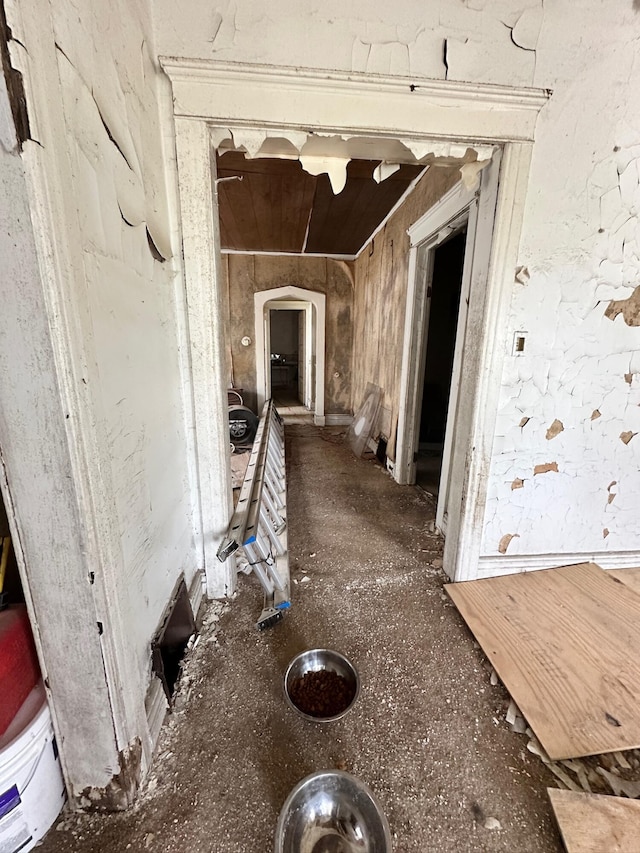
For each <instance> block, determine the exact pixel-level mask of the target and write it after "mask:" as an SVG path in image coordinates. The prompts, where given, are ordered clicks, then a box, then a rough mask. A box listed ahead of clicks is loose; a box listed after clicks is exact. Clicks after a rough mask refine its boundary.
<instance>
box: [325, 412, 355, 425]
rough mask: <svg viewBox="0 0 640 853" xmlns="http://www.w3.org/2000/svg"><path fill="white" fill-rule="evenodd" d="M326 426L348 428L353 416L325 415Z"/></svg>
mask: <svg viewBox="0 0 640 853" xmlns="http://www.w3.org/2000/svg"><path fill="white" fill-rule="evenodd" d="M324 422H325V425H326V426H349V425H350V424H352V423H353V415H330V414H329V415H325V416H324Z"/></svg>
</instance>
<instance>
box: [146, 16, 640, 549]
mask: <svg viewBox="0 0 640 853" xmlns="http://www.w3.org/2000/svg"><path fill="white" fill-rule="evenodd" d="M155 16H156V17H155V25H156V30H157V37H158V48H159V50H160V52H161V53H163V54H166V55H176V56H190V57H200V58H208V59H215V60H222V61H233V62H247V63H258V64H262V65H288V66H298V65H301V66H305V67H310V68H316V69H329V70H338V71H347V72H352V71H353V72H363V71H364V72H369V73H382V74H392V75H394V74H398V75H408V76H410V77H413V78H414V79H415V85H419V83H420V78H422V77H429V78H436V79H447V80H451V81H469V82H479V83H495V84H503V85H515V86H535V87H539V88H545V89H551V90H552V91H553V95H552V97H551V98H550V101H549V103H548V105H547V106H546V107H545V108H544V110H543V111H542V113H541V116H540V119H539V121H538V126H537V130H536V141H535V149H534V155H533V163H532V170H531V175H530V183H529V189H528V198H527V203H526V207H525V219H524V228H523V233H522V240H521V249H520V257H519V258H518V265H517V269H516V270H514V280H513V285H512V288H513V291H512V292H513V300H512V311H511V317H510V322H509V324H508V327H507V328H505V330H504V340H503V346H504V353H505V357H506V361H507V363H506V366H505V370H504V376H503V379H502V393H501V402H500V409H499V414H498V423H497V428H496V436H495V442H494V449H493V458H492V464H491V473H490V477H489V485H488V489H489V493H488V500H487V505H486V507H485V522H484V544H483V554H484V555H485V556H486V557H495V558H496V559H497V560H503V559H505V555H503V554H502V553H501V548H500V545H501V543H503V542H504V539H503V537H505V536H507V535H510V536H512V537H513V538H511V539H510V540H509V546H508V551H507V550H506V548H505V551H506V555H507V556H509V557H512V556H517V555H534V554H540V553H549V554H551V555H553V554H556V555H561V554H566V553H568V554H576V553H577V554H598V553H602V552H603V551H606V552H618V553H621V552H634V551H639V550H640V530H638V527H637V524H636V521H635V517H634V515H635V509H634V507H635V506H636V504H637V495H638V494H639V493H640V473H639V470H640V464H639V463H640V457H639V454H640V439H639V438H638V436H636V435H635V433H637V432H639V431H640V425H639V421H640V406H639V405H638V404H639V403H640V397H639V393H640V391H639V389H640V326H638V323H640V314H639V311H638V307H639V303H640V290H639V289H638V287H639V286H640V246H639V244H638V239H639V238H638V228H639V222H638V215H639V211H640V199H639V195H638V193H639V190H638V186H639V162H640V161H639V158H640V138H639V136H638V123H637V116H638V115H640V61H639V59H638V56H639V54H638V42H637V37H638V31H639V27H640V13H639V11H638V4H637V3H636V2H633V0H609V2H607V3H602V2H600V0H585V2H582V3H580V8H579V10H578V9H577V8H576V4H575V3H572V2H569V0H557V2H554V3H553V4H549V3H546V4H545V3H543V2H542V0H435V2H433V3H429V4H425V3H417V2H415V0H401V2H400V4H399V5H398V4H396V5H394V6H393V8H391V7H389V6H388V5H387V4H384V3H382V2H375V3H370V4H367V7H366V10H365V9H364V8H363V7H362V5H361V4H358V3H355V2H351V0H348V2H342V1H341V2H337V0H329V2H327V3H324V4H322V6H321V7H318V8H317V9H315V10H314V11H313V12H312V13H311V16H310V17H309V16H300V15H299V13H298V10H297V9H295V8H294V7H292V6H291V4H289V3H286V2H285V0H274V2H273V3H270V4H269V6H268V7H262V6H259V5H256V4H255V3H250V2H248V0H226V2H219V3H217V4H216V5H215V6H214V7H205V6H203V5H202V4H200V3H198V2H197V0H188V2H186V3H182V4H181V5H180V13H179V18H178V15H177V14H176V9H175V5H174V4H173V3H171V2H169V0H158V3H157V4H156V6H155ZM395 248H397V244H395ZM385 263H388V264H390V263H391V259H390V257H387V258H386V261H385ZM393 263H394V264H396V265H397V264H398V263H399V261H398V259H397V256H396V255H395V250H394V259H393ZM359 278H361V274H360V276H359ZM380 286H381V288H382V289H383V290H384V288H385V287H388V284H387V285H385V284H384V281H382V282H381V285H380ZM360 300H361V292H360V291H357V292H356V324H357V325H356V336H357V335H359V334H361V331H362V329H363V318H364V317H365V316H371V315H374V314H375V311H373V310H372V309H373V305H368V304H367V303H366V302H364V301H360ZM399 313H401V312H398V311H397V308H396V307H395V306H394V307H393V308H392V322H393V324H394V326H395V327H396V328H398V319H397V317H396V314H397V315H398V316H399ZM373 322H375V320H374V321H373ZM521 330H522V331H527V332H528V338H527V344H526V350H525V352H524V353H523V354H522V355H520V356H517V357H513V356H512V347H513V336H514V334H515V332H517V331H521ZM378 345H380V346H382V348H383V349H382V352H381V354H380V355H381V356H382V359H383V360H384V361H385V363H386V366H385V367H384V368H383V369H381V370H380V369H379V368H377V367H375V368H374V369H367V364H368V363H369V361H368V359H362V358H361V357H360V355H359V354H357V356H356V364H355V366H354V405H356V406H357V404H358V400H359V398H361V395H362V390H363V383H364V381H365V379H373V378H374V376H373V374H378V375H379V376H380V377H381V378H380V384H383V385H385V386H389V385H393V384H394V382H395V381H396V377H397V366H396V365H395V363H394V360H393V358H391V357H389V355H388V354H387V353H386V352H385V351H384V344H378V343H377V340H376V343H375V345H374V351H373V352H371V359H372V362H371V364H372V365H373V364H377V363H378V362H379V363H382V360H381V358H380V355H378V354H377V353H376V352H375V347H376V346H378ZM386 371H388V374H387V373H386ZM364 372H368V373H369V374H371V375H369V376H367V377H366V378H365V376H364V375H363V374H364ZM629 376H631V381H629ZM385 405H386V406H387V420H388V421H389V420H390V418H391V414H390V407H389V402H388V401H387V402H386V403H385ZM595 413H597V416H594V414H595ZM525 417H528V418H529V421H528V423H527V424H526V426H520V422H521V421H522V419H523V418H525ZM556 420H557V421H561V422H562V424H563V430H562V431H561V432H559V433H558V434H556V435H555V436H553V437H550V438H547V431H548V430H550V428H551V426H552V424H553V423H554V422H555V421H556ZM387 425H389V424H387ZM554 464H555V465H557V468H558V470H557V471H555V470H553V468H548V470H547V471H546V473H544V474H543V473H537V474H536V473H534V472H535V471H536V469H538V468H539V466H553V465H554ZM613 479H615V480H616V481H617V482H618V484H619V486H618V495H617V497H616V499H615V501H613V502H612V503H608V502H607V484H608V483H610V482H611V481H612V480H613ZM517 480H521V481H522V486H521V487H519V488H512V484H513V483H514V482H516V481H517ZM603 529H606V530H607V531H608V535H607V536H606V537H604V539H603V533H602V531H603ZM516 537H517V538H516ZM496 565H497V564H496Z"/></svg>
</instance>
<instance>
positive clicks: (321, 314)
mask: <svg viewBox="0 0 640 853" xmlns="http://www.w3.org/2000/svg"><path fill="white" fill-rule="evenodd" d="M253 299H254V317H255V333H256V379H257V392H258V411H260V410H261V409H262V406H263V405H264V402H265V400H269V399H270V398H272V397H273V399H274V400H275V402H276V406H277V407H278V411H279V412H280V413H281V414H283V413H284V414H286V415H297V414H304V413H306V414H310V415H313V421H314V423H315V424H316V425H317V426H324V384H325V375H324V364H325V316H326V296H325V294H324V293H317V292H315V291H312V290H305V289H304V288H302V287H295V286H293V285H289V286H287V287H276V288H273V289H271V290H263V291H259V292H258V293H255V294H254V297H253ZM281 314H283V315H285V319H284V320H280V318H279V315H281ZM274 331H275V335H276V338H275V339H274V338H273V334H274ZM285 349H286V352H285ZM274 356H278V358H277V359H276V358H274ZM283 356H284V358H283ZM278 399H280V400H290V401H294V400H295V401H296V402H289V403H288V404H287V403H283V402H281V403H280V404H278Z"/></svg>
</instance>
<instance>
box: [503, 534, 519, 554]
mask: <svg viewBox="0 0 640 853" xmlns="http://www.w3.org/2000/svg"><path fill="white" fill-rule="evenodd" d="M519 538H520V534H519V533H505V534H504V536H503V537H502V539H501V540H500V542H499V544H498V551H500V553H501V554H506V553H507V548H508V547H509V545H510V544H511V540H512V539H519Z"/></svg>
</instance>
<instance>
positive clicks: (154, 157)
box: [7, 0, 198, 790]
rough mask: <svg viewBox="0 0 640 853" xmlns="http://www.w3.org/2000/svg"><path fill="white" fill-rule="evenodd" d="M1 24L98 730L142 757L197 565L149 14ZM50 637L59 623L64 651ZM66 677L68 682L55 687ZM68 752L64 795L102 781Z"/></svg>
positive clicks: (92, 12) (36, 9) (82, 12)
mask: <svg viewBox="0 0 640 853" xmlns="http://www.w3.org/2000/svg"><path fill="white" fill-rule="evenodd" d="M7 15H8V19H9V25H10V26H11V28H12V31H13V35H14V39H15V41H14V42H12V44H11V50H12V58H13V60H14V63H15V64H16V65H17V66H18V67H20V69H21V70H22V72H23V75H24V79H25V86H26V91H27V106H28V108H29V117H30V121H31V128H32V133H33V137H34V139H35V140H37V142H36V141H34V142H30V143H29V144H28V145H27V146H25V157H27V162H28V163H29V164H30V168H31V172H32V174H38V175H41V176H44V183H45V185H46V186H47V193H48V195H47V197H46V198H44V199H38V198H35V197H34V198H32V204H33V205H34V207H37V208H38V210H39V214H38V215H39V216H41V218H42V222H47V217H49V216H52V217H53V222H51V223H50V226H51V229H52V232H53V233H45V231H46V227H47V226H43V227H41V229H40V233H39V240H40V253H41V263H43V264H45V263H49V262H50V260H51V259H50V258H49V257H48V255H47V251H48V250H47V241H48V239H49V238H51V240H52V245H53V247H54V250H53V252H52V257H53V263H52V264H51V267H50V271H49V274H50V275H51V276H52V279H51V280H50V281H49V282H48V287H49V293H48V296H47V298H48V300H49V301H48V304H47V310H48V312H49V322H50V323H51V325H52V327H53V328H54V331H55V335H56V341H57V346H58V347H59V351H58V352H57V353H56V358H57V369H58V371H59V372H60V373H61V374H62V373H63V374H65V375H64V378H63V384H64V387H65V388H67V389H68V393H67V394H66V399H68V400H69V401H71V406H70V408H69V411H68V413H67V415H66V417H67V419H68V429H69V430H70V432H71V434H72V436H73V437H72V440H77V441H78V444H77V446H76V447H75V450H74V453H75V460H74V468H73V472H72V476H73V477H74V478H76V479H77V480H78V483H79V485H78V489H79V492H80V503H79V507H78V522H77V523H78V528H79V530H80V531H84V533H85V535H86V538H87V544H86V545H85V547H86V549H87V551H86V559H87V561H88V562H89V566H90V569H91V580H90V581H89V580H88V579H87V577H86V576H85V580H84V582H85V583H86V584H87V586H88V584H89V583H91V585H92V590H91V592H92V594H93V607H94V609H95V612H94V619H95V620H97V622H98V625H99V627H100V629H101V631H102V632H103V633H102V645H103V655H104V666H105V669H106V679H107V682H108V684H109V689H110V702H111V708H112V709H113V713H114V720H115V722H114V721H112V723H111V725H112V728H113V727H115V731H116V736H117V738H118V746H119V747H120V748H121V749H122V748H125V747H126V746H127V744H128V743H130V742H132V741H133V740H134V739H135V738H136V737H140V739H141V741H142V743H143V747H144V754H145V756H146V759H145V760H148V759H149V758H150V749H151V744H150V741H149V732H148V729H147V721H146V713H145V706H144V702H145V694H146V691H147V687H148V684H149V680H150V665H151V662H150V640H151V638H152V636H153V634H154V632H155V630H156V628H157V627H158V622H159V620H160V618H161V615H162V612H163V610H164V608H165V606H166V604H167V601H168V598H169V596H170V595H171V592H172V590H173V588H174V586H175V582H176V578H177V576H178V575H179V573H180V572H184V573H185V576H186V580H187V584H190V582H191V581H192V580H193V578H194V576H195V573H196V571H197V568H198V557H197V555H196V553H195V546H194V524H193V518H192V505H191V494H190V489H189V477H188V465H189V460H188V459H187V441H186V426H185V411H184V409H185V407H184V404H183V399H182V372H181V363H180V354H179V350H178V339H177V338H178V327H179V323H178V319H177V313H176V312H177V306H176V292H175V282H174V278H175V275H176V266H175V262H174V260H173V258H172V255H173V247H172V236H171V232H170V225H171V220H170V215H169V211H168V207H167V204H168V203H167V190H166V187H165V156H164V152H163V140H162V135H161V129H160V120H159V100H158V92H157V81H158V79H159V73H158V68H157V64H156V61H155V58H154V57H155V51H154V48H153V44H152V42H151V38H152V32H151V30H152V27H151V21H150V9H149V5H148V4H147V3H146V2H144V0H136V2H125V0H119V1H118V2H116V4H115V5H113V4H111V5H105V4H101V3H97V2H87V3H84V4H81V6H78V5H77V4H76V3H74V2H72V0H68V2H67V0H55V2H53V3H51V4H46V7H42V6H41V4H38V3H36V2H31V0H26V2H21V3H19V4H13V3H11V2H10V3H9V4H8V7H7ZM42 222H41V223H40V225H41V226H42ZM52 512H53V513H54V514H55V509H52ZM66 594H67V595H73V594H74V592H73V585H70V588H69V589H67V590H66ZM96 630H97V629H96ZM65 632H66V629H65V626H64V624H63V623H61V624H60V625H59V636H60V642H61V643H63V644H64V643H65V641H66V633H65ZM81 683H82V680H81V678H80V677H77V678H76V677H75V676H73V674H70V684H72V685H73V688H71V687H70V688H69V689H73V690H75V691H76V692H77V691H79V690H81V689H82V688H81ZM104 713H105V714H107V715H109V714H110V713H111V709H110V708H109V707H108V706H106V707H105V708H104ZM83 749H84V752H85V754H86V759H85V761H84V764H83V766H82V768H81V770H82V772H75V771H76V770H78V768H74V773H72V774H71V783H72V786H73V787H74V788H77V790H81V789H84V788H85V787H96V788H104V787H106V786H108V784H109V781H110V778H111V775H114V774H117V773H118V772H119V768H118V766H117V763H116V765H115V766H113V765H112V766H109V764H108V763H106V762H104V761H102V762H100V760H99V759H98V758H97V757H93V756H92V755H91V749H89V748H88V746H87V743H83ZM97 755H98V752H96V756H97ZM96 762H98V764H97V765H96ZM143 764H144V762H143ZM87 767H88V769H87Z"/></svg>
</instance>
